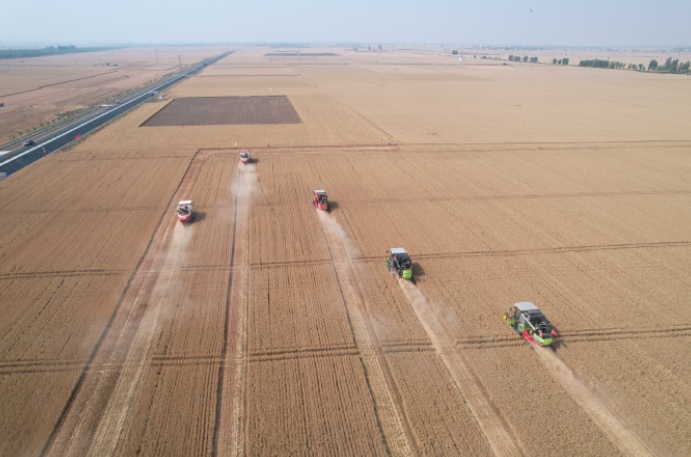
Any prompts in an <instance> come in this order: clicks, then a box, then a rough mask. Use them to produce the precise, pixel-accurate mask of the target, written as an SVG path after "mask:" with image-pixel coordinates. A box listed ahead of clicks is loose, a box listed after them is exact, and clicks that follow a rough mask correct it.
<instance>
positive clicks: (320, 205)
mask: <svg viewBox="0 0 691 457" xmlns="http://www.w3.org/2000/svg"><path fill="white" fill-rule="evenodd" d="M312 203H313V204H314V207H315V208H317V209H320V210H322V211H328V210H329V200H328V197H327V196H326V191H325V190H315V191H314V196H313V198H312Z"/></svg>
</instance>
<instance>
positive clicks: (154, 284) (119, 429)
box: [43, 159, 204, 456]
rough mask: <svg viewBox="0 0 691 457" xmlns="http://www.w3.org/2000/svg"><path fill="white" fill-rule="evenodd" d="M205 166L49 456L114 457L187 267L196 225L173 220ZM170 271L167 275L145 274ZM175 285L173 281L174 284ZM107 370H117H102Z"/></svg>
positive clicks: (161, 233) (104, 339)
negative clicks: (166, 309) (167, 306)
mask: <svg viewBox="0 0 691 457" xmlns="http://www.w3.org/2000/svg"><path fill="white" fill-rule="evenodd" d="M203 165H204V161H198V160H194V159H193V160H192V162H191V163H190V167H189V168H188V170H187V173H186V174H185V176H184V177H183V179H182V181H181V183H180V185H179V186H178V189H177V191H176V192H175V194H174V195H173V197H172V198H171V201H170V203H169V207H168V210H167V211H166V212H165V213H164V214H163V216H162V218H161V222H160V223H159V226H158V227H157V229H156V231H155V232H154V235H153V237H152V238H151V242H150V243H149V246H148V248H147V251H146V252H145V254H144V256H143V257H142V259H141V261H140V262H139V265H138V266H137V268H136V270H135V272H134V274H133V275H132V277H131V279H130V282H129V283H128V285H127V288H126V289H125V291H124V293H123V296H122V299H121V301H120V303H119V304H118V307H117V308H116V310H115V312H114V314H113V316H112V317H111V320H110V321H109V322H108V325H107V326H106V329H105V330H104V332H103V334H102V336H101V339H100V340H99V342H98V344H97V345H96V347H95V348H94V351H93V353H92V354H91V356H90V360H89V363H88V364H87V365H86V367H85V369H84V372H83V373H82V375H81V377H80V379H79V380H78V381H77V385H76V386H75V389H74V391H73V393H72V395H71V397H70V398H69V400H68V402H67V405H66V406H65V409H64V410H63V413H62V415H61V417H60V418H59V420H58V423H57V425H56V427H55V430H54V432H53V434H52V435H51V437H50V439H49V440H48V442H47V443H46V446H45V447H44V450H43V454H44V455H60V456H64V455H77V456H82V455H87V454H90V455H112V454H114V453H115V451H116V449H117V446H118V444H119V443H120V442H121V438H122V435H123V433H124V432H125V431H126V428H127V425H128V419H129V418H130V416H131V414H130V410H131V408H132V406H133V405H134V404H135V402H136V398H137V395H138V393H139V388H140V386H141V380H142V378H143V377H144V374H145V371H146V370H147V369H148V367H149V362H150V358H151V354H150V351H151V349H152V345H153V340H154V337H155V335H156V334H157V332H158V329H159V325H158V324H159V321H160V316H161V310H162V308H163V306H164V301H165V298H166V297H167V296H169V294H170V293H171V292H173V293H174V291H175V287H171V279H173V278H174V277H175V275H176V268H177V269H179V266H180V264H181V262H182V258H183V255H184V248H185V245H186V244H187V242H188V240H189V239H190V237H191V234H192V232H193V230H194V226H183V225H182V224H180V223H179V222H178V221H177V218H176V217H175V216H173V214H174V213H175V207H176V206H177V201H178V200H179V199H181V197H186V196H188V195H189V194H190V193H191V191H192V188H193V187H194V184H195V183H196V181H197V178H198V177H199V175H200V174H201V170H202V168H203ZM152 270H167V271H169V273H168V274H161V275H149V274H141V273H142V272H144V271H152ZM172 284H173V285H174V281H173V283H172ZM103 366H110V367H115V369H102V367H103Z"/></svg>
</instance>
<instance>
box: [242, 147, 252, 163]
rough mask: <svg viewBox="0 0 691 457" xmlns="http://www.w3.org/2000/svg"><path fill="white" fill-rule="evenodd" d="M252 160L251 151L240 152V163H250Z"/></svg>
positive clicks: (243, 150)
mask: <svg viewBox="0 0 691 457" xmlns="http://www.w3.org/2000/svg"><path fill="white" fill-rule="evenodd" d="M251 160H252V159H250V150H249V149H241V150H240V162H242V163H250V161H251Z"/></svg>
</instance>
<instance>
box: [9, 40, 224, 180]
mask: <svg viewBox="0 0 691 457" xmlns="http://www.w3.org/2000/svg"><path fill="white" fill-rule="evenodd" d="M228 54H230V52H228V53H225V54H222V55H220V56H218V57H214V58H213V59H209V60H205V61H204V62H202V63H200V64H198V65H195V66H194V67H192V68H189V69H187V70H185V71H183V72H181V73H178V74H177V75H174V76H172V77H170V78H168V79H166V80H165V81H162V82H157V83H154V84H151V85H149V86H148V87H146V88H145V89H144V90H142V91H141V92H138V93H137V94H135V95H132V96H130V97H128V98H125V99H122V100H121V101H120V104H118V105H113V106H110V107H107V108H106V109H105V110H104V111H99V112H97V113H95V114H93V115H91V116H87V117H86V118H82V119H79V120H77V121H75V122H73V123H70V124H68V125H67V126H65V127H63V128H61V129H59V130H57V131H55V132H52V133H49V134H47V135H46V136H43V137H41V138H38V139H36V140H35V141H36V144H34V145H33V146H28V147H23V146H20V147H18V148H16V149H14V150H12V151H10V152H9V153H6V154H4V155H3V157H1V158H0V173H7V176H9V175H11V174H12V173H14V172H16V171H19V170H21V169H22V168H24V167H26V166H27V165H30V164H32V163H34V162H36V161H37V160H39V159H40V158H42V157H45V156H46V155H48V154H50V153H51V152H54V151H56V150H58V149H60V148H61V147H63V146H65V145H66V144H68V143H70V142H72V141H74V140H75V139H77V138H79V137H80V136H82V135H86V134H87V133H89V132H91V131H92V130H94V129H96V128H98V127H100V126H102V125H103V124H105V123H106V122H108V121H110V120H111V119H113V118H115V117H117V116H119V115H120V114H122V113H124V112H125V111H128V110H131V109H132V108H134V107H135V106H137V105H139V104H141V103H143V102H145V101H146V100H148V99H149V98H151V96H152V92H155V91H160V90H163V89H165V88H167V87H170V86H172V85H173V84H175V83H177V82H179V81H181V80H182V79H184V78H186V77H187V76H190V75H193V74H194V73H196V72H198V71H199V70H201V69H202V68H204V67H205V66H206V65H209V64H212V63H214V62H216V61H217V60H219V59H222V58H223V57H225V56H227V55H228Z"/></svg>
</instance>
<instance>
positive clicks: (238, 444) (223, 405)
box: [214, 163, 259, 456]
mask: <svg viewBox="0 0 691 457" xmlns="http://www.w3.org/2000/svg"><path fill="white" fill-rule="evenodd" d="M231 190H232V193H233V195H234V197H235V218H234V220H235V222H234V228H235V229H234V234H233V260H232V273H231V278H230V291H229V295H228V298H229V299H228V303H227V306H228V311H227V313H228V316H227V322H226V338H225V342H224V345H225V347H224V351H223V362H222V365H221V368H220V375H219V394H218V395H219V396H218V404H217V413H216V414H217V421H218V423H217V425H216V430H215V431H214V454H216V455H227V456H239V455H244V454H246V451H245V430H244V428H245V426H244V424H245V422H244V418H245V383H246V371H247V357H246V356H247V312H248V311H247V307H248V290H249V271H248V269H249V231H250V230H249V223H250V217H249V209H250V206H251V204H252V199H253V198H254V196H255V195H257V194H258V192H259V174H258V173H257V167H256V165H254V164H242V163H241V164H239V166H238V174H237V178H236V180H235V182H234V183H233V184H232V187H231Z"/></svg>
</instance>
